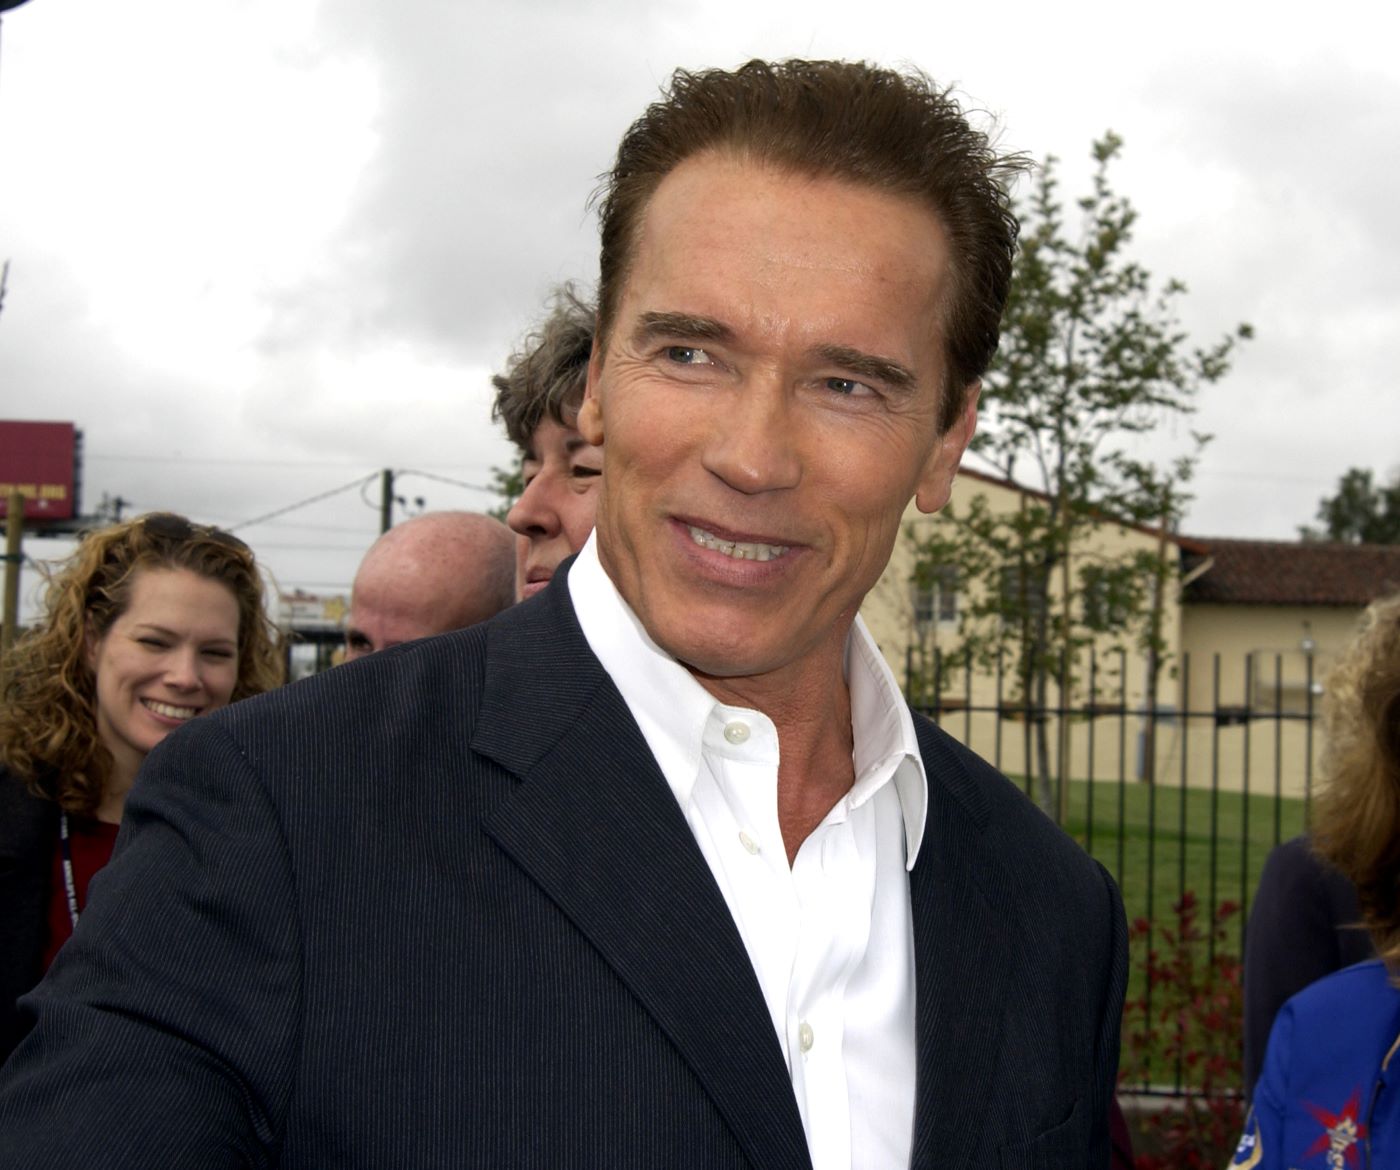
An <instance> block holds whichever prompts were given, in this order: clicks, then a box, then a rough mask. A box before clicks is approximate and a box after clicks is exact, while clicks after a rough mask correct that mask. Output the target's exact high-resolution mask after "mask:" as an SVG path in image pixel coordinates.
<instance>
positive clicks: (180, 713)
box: [141, 699, 199, 719]
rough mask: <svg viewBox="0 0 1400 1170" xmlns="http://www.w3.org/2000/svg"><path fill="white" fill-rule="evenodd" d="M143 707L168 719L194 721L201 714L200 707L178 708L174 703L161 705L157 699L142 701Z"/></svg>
mask: <svg viewBox="0 0 1400 1170" xmlns="http://www.w3.org/2000/svg"><path fill="white" fill-rule="evenodd" d="M141 705H142V706H143V707H145V708H146V709H147V710H149V711H154V712H155V713H156V714H157V715H163V716H165V718H167V719H193V718H194V717H195V716H196V715H198V714H199V708H198V707H176V706H175V705H174V704H172V703H161V702H158V701H157V700H155V699H142V700H141Z"/></svg>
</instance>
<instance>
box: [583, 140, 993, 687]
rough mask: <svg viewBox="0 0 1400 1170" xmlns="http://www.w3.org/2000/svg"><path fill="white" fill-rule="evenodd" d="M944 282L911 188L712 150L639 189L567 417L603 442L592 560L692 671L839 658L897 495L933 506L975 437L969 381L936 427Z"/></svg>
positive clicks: (938, 245)
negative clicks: (882, 187)
mask: <svg viewBox="0 0 1400 1170" xmlns="http://www.w3.org/2000/svg"><path fill="white" fill-rule="evenodd" d="M948 294H949V273H948V257H947V247H946V243H945V239H944V233H943V231H942V228H941V226H940V225H939V223H938V221H937V219H936V218H935V217H934V215H933V214H932V213H931V212H929V211H927V210H925V209H924V208H923V207H922V206H920V205H919V204H917V203H915V202H914V201H912V200H910V199H906V198H903V197H900V196H895V195H889V194H885V193H882V192H878V191H875V190H872V189H870V188H867V187H863V186H857V185H853V184H849V183H846V182H843V181H840V180H833V179H810V178H806V177H801V176H796V175H793V174H790V173H787V172H784V171H780V170H774V169H770V168H766V167H762V166H759V165H755V164H752V163H748V162H743V161H738V160H736V159H733V158H731V157H729V156H721V155H716V154H704V155H699V156H696V157H694V158H691V159H689V160H687V161H686V162H685V163H683V164H681V165H680V166H679V167H677V168H676V169H675V170H674V171H672V172H671V173H670V174H669V175H668V176H667V177H666V178H665V179H664V180H663V181H662V182H661V184H660V185H659V186H658V188H657V190H656V192H655V194H654V195H653V196H652V199H651V201H650V203H649V204H648V206H647V208H646V210H645V213H644V216H643V218H642V220H641V222H640V223H639V225H638V229H637V238H636V240H635V241H634V247H633V254H632V263H631V268H630V271H629V275H628V279H627V283H626V286H625V287H624V289H623V290H622V295H621V297H620V299H619V305H618V311H617V314H616V317H615V320H614V322H613V326H612V329H611V331H610V335H609V337H608V340H607V348H606V351H605V352H599V351H598V350H595V353H594V361H593V365H592V366H591V368H590V371H589V389H588V400H587V402H586V403H585V406H584V410H583V413H582V414H581V416H580V421H579V426H580V429H581V430H582V431H583V433H584V434H585V435H586V436H587V437H588V438H589V439H591V440H593V441H595V442H603V441H604V439H606V447H605V450H606V467H607V474H606V475H605V476H604V478H603V485H602V490H601V493H600V500H599V505H598V536H599V550H600V555H601V556H602V559H603V563H604V565H605V567H606V568H607V570H608V573H609V575H610V576H611V577H612V579H613V581H614V582H615V583H616V584H617V587H618V589H619V591H620V592H621V593H622V595H623V597H625V598H626V600H627V601H628V603H629V604H630V605H631V606H632V608H633V609H634V610H635V611H636V613H637V614H638V616H639V617H640V619H641V621H642V623H643V625H644V626H645V627H646V629H647V631H648V633H649V634H650V635H651V636H652V638H653V639H655V640H656V642H657V643H658V644H659V645H661V646H662V647H663V648H664V649H666V650H667V651H669V652H670V653H671V654H673V655H674V656H675V657H676V658H678V659H679V660H680V661H681V662H683V663H685V664H686V665H687V666H689V667H690V668H691V669H692V670H693V671H695V672H696V673H698V674H700V675H702V676H705V675H714V676H719V677H729V678H737V677H758V676H767V675H771V674H773V673H774V672H782V677H784V678H787V679H791V680H793V681H796V680H797V679H799V678H803V677H823V676H822V675H821V674H820V673H818V674H817V675H815V676H814V675H811V674H803V673H802V670H803V668H805V667H812V668H815V669H816V670H817V671H818V672H822V671H825V672H827V673H828V674H829V672H830V670H831V669H832V666H833V663H834V664H838V665H839V662H840V654H841V653H842V651H843V647H844V641H845V636H846V632H847V630H848V629H849V626H850V623H851V620H852V619H853V618H854V616H855V613H856V610H857V609H858V608H859V606H860V603H861V600H862V599H863V598H864V596H865V594H866V592H867V591H868V590H869V589H870V588H871V586H873V585H874V583H875V581H876V580H877V579H878V578H879V576H880V574H881V572H882V571H883V570H884V568H885V565H886V562H887V561H888V559H889V554H890V550H891V548H892V546H893V543H894V540H895V537H896V535H897V534H898V530H899V523H900V517H901V515H902V513H903V510H904V508H905V506H906V505H907V503H908V502H909V500H910V499H911V498H912V497H916V496H917V499H918V503H919V506H920V507H921V508H922V509H923V510H925V511H934V510H936V509H937V508H940V507H942V506H943V504H944V503H946V502H947V496H948V490H949V487H950V485H951V481H952V477H953V474H954V472H955V471H956V469H957V464H958V460H959V458H960V457H961V455H962V452H963V449H964V448H965V447H966V445H967V442H968V440H969V439H970V438H971V435H972V428H973V425H974V422H975V417H976V416H975V395H974V396H972V399H971V401H970V403H969V407H968V409H967V410H966V411H965V412H964V414H963V415H962V417H961V418H960V420H959V422H958V423H957V424H956V425H955V426H954V427H953V428H951V429H950V430H949V432H948V433H947V434H945V435H942V436H940V435H939V434H938V430H937V418H938V405H939V396H940V394H941V393H942V385H943V376H944V369H945V363H944V359H943V335H942V329H941V320H942V312H941V310H942V307H943V303H944V300H945V298H946V297H947V296H948ZM793 668H796V669H797V673H793Z"/></svg>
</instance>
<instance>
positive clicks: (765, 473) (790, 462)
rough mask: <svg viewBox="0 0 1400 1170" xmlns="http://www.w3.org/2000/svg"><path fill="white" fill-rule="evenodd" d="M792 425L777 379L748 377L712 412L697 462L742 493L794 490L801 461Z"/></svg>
mask: <svg viewBox="0 0 1400 1170" xmlns="http://www.w3.org/2000/svg"><path fill="white" fill-rule="evenodd" d="M795 422H796V420H795V419H794V417H793V412H792V410H791V401H790V397H789V394H788V387H787V384H786V382H785V380H784V379H783V377H782V375H781V374H780V373H778V372H777V371H763V372H760V373H755V374H751V375H750V376H749V377H748V378H746V379H745V380H744V382H743V383H742V384H741V385H740V386H739V387H738V389H737V392H736V393H735V394H733V395H732V396H729V397H727V398H726V399H725V400H724V404H723V406H722V407H721V408H720V409H719V410H718V411H717V412H716V417H715V419H714V425H713V429H712V430H711V433H710V437H709V441H708V443H707V444H706V448H705V452H704V455H703V456H702V463H703V465H704V467H705V469H706V470H707V471H709V472H710V473H711V474H712V475H714V476H716V477H718V478H719V479H721V480H723V481H724V482H725V483H726V484H727V485H728V486H729V487H731V488H733V489H734V490H735V491H738V492H743V493H744V494H745V495H757V494H758V493H760V492H771V491H780V490H782V489H784V488H792V487H796V486H797V484H798V482H799V481H800V480H801V478H802V459H801V454H800V451H799V448H798V436H797V434H796V432H795V429H794V424H795Z"/></svg>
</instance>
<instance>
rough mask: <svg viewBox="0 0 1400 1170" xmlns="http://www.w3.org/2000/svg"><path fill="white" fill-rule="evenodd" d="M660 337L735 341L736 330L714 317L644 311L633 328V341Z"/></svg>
mask: <svg viewBox="0 0 1400 1170" xmlns="http://www.w3.org/2000/svg"><path fill="white" fill-rule="evenodd" d="M658 337H679V338H684V339H685V340H686V341H733V340H734V330H732V329H730V328H729V326H728V325H726V324H724V322H723V321H716V320H715V319H714V318H713V317H697V316H695V315H694V314H693V313H643V314H642V315H641V316H640V317H638V318H637V324H636V327H635V328H634V329H633V330H632V343H633V344H634V345H644V344H646V343H647V342H648V341H655V340H656V339H657V338H658Z"/></svg>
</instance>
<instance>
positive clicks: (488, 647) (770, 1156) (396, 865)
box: [0, 577, 1123, 1170]
mask: <svg viewBox="0 0 1400 1170" xmlns="http://www.w3.org/2000/svg"><path fill="white" fill-rule="evenodd" d="M920 735H921V740H922V742H923V744H924V751H925V756H926V759H927V760H928V762H929V769H930V777H931V783H932V786H933V788H934V789H935V793H934V804H933V806H932V808H931V811H930V824H929V828H930V836H929V838H928V839H927V841H926V843H925V846H924V850H923V852H922V853H921V855H920V863H919V865H918V866H917V867H916V868H915V870H914V873H913V875H912V877H911V882H912V887H911V888H912V891H913V894H914V905H915V935H916V946H917V948H918V952H919V958H918V976H919V1030H920V1037H919V1038H920V1065H919V1086H918V1092H919V1101H920V1106H919V1113H918V1120H917V1124H916V1132H915V1164H916V1165H919V1166H928V1167H933V1166H937V1167H940V1168H942V1167H950V1166H953V1167H956V1166H966V1167H971V1166H974V1165H976V1166H979V1167H980V1166H994V1165H998V1164H1001V1165H1010V1166H1028V1167H1030V1166H1041V1165H1046V1166H1050V1165H1053V1166H1056V1167H1058V1166H1070V1165H1075V1166H1077V1165H1090V1164H1091V1162H1090V1160H1089V1154H1088V1152H1087V1151H1088V1148H1089V1143H1090V1142H1091V1141H1093V1142H1095V1143H1096V1144H1098V1143H1099V1132H1098V1131H1099V1129H1100V1128H1101V1127H1100V1126H1098V1125H1097V1124H1095V1125H1091V1124H1090V1119H1091V1118H1094V1119H1096V1118H1097V1117H1098V1111H1099V1110H1100V1107H1101V1106H1102V1107H1103V1108H1105V1109H1106V1101H1107V1097H1106V1095H1105V1094H1106V1093H1107V1092H1108V1091H1109V1086H1110V1084H1111V1076H1112V1071H1113V1070H1112V1056H1111V1053H1115V1052H1116V1047H1115V1046H1113V1044H1112V1042H1113V1041H1114V1040H1116V1019H1117V1012H1118V1005H1119V1001H1120V1000H1121V996H1122V972H1121V970H1120V969H1119V965H1118V961H1119V959H1120V958H1121V956H1119V955H1118V954H1117V952H1118V950H1121V946H1122V935H1123V931H1122V924H1121V910H1118V911H1117V913H1118V915H1119V920H1117V921H1115V920H1114V919H1113V917H1112V915H1113V912H1114V907H1115V906H1116V902H1115V900H1114V895H1113V893H1112V891H1111V888H1110V887H1109V886H1107V885H1105V883H1104V881H1103V880H1102V878H1101V877H1100V875H1099V873H1098V871H1097V870H1096V869H1095V868H1094V867H1093V865H1092V863H1090V862H1088V861H1087V860H1086V859H1084V858H1083V857H1082V855H1081V854H1079V853H1078V852H1077V851H1076V850H1075V849H1074V847H1073V846H1072V845H1071V844H1070V843H1069V842H1068V841H1067V840H1066V839H1065V838H1063V837H1062V836H1061V835H1059V834H1058V831H1056V830H1054V829H1053V827H1051V826H1050V825H1049V823H1048V822H1046V821H1045V820H1044V818H1042V817H1041V816H1040V814H1039V813H1037V812H1035V811H1034V810H1032V809H1029V807H1028V806H1026V805H1025V803H1024V801H1023V800H1021V798H1020V797H1019V795H1018V794H1016V793H1015V792H1014V790H1012V789H1011V787H1010V786H1009V785H1008V784H1007V783H1006V782H1005V781H1004V780H1002V779H1001V778H1000V777H999V776H997V775H996V774H995V773H993V772H991V771H990V769H987V768H985V766H984V765H981V764H980V763H978V762H977V761H975V760H974V759H973V758H972V757H970V756H968V755H967V754H966V753H965V752H963V751H962V749H960V748H957V747H956V746H955V745H952V744H951V741H949V740H947V739H946V737H944V736H942V735H941V734H940V733H939V732H937V731H936V730H934V729H933V728H931V727H929V726H927V725H921V727H920ZM1028 867H1033V868H1028ZM26 1002H27V1004H28V1006H29V1007H31V1008H32V1009H33V1010H36V1011H37V1012H38V1015H39V1020H38V1024H37V1026H36V1028H35V1031H34V1032H33V1033H32V1034H31V1036H30V1037H29V1039H28V1040H27V1041H26V1042H25V1043H24V1044H23V1045H22V1046H21V1047H20V1049H19V1050H18V1051H17V1053H16V1055H15V1058H14V1060H13V1061H12V1062H11V1063H10V1064H9V1065H7V1066H6V1068H5V1070H4V1073H3V1076H0V1082H2V1083H0V1167H24V1168H25V1170H30V1168H37V1167H48V1166H53V1167H57V1166H65V1167H66V1166H74V1165H87V1166H104V1167H105V1166H111V1167H150V1166H161V1167H190V1168H192V1170H193V1168H196V1167H197V1168H199V1170H206V1168H213V1167H225V1166H227V1167H235V1166H240V1167H241V1166H253V1167H263V1166H267V1167H271V1166H280V1167H286V1168H301V1167H501V1166H521V1167H551V1168H555V1167H568V1166H580V1167H595V1166H596V1167H662V1166H681V1167H686V1166H694V1167H715V1168H723V1167H741V1166H752V1167H765V1168H766V1167H783V1168H786V1167H794V1168H795V1167H805V1166H807V1165H808V1164H809V1163H808V1158H807V1152H806V1149H805V1145H804V1139H803V1134H802V1128H801V1123H800V1120H799V1118H798V1115H797V1110H796V1107H795V1105H794V1103H793V1100H792V1093H791V1089H790V1087H789V1084H788V1077H787V1073H786V1070H785V1068H784V1067H783V1064H782V1057H781V1054H780V1050H779V1048H778V1045H777V1041H776V1039H775V1038H774V1036H773V1035H772V1027H771V1024H770V1022H769V1020H768V1016H767V1012H766V1009H765V1007H764V1004H763V999H762V996H761V994H760V992H759V988H758V986H757V981H756V980H755V978H754V975H753V972H752V969H751V967H750V965H749V963H748V959H747V956H746V954H745V953H744V950H743V946H742V943H741V942H740V940H739V937H738V932H737V930H736V929H735V927H734V924H733V922H732V920H731V919H730V918H729V916H728V913H727V911H726V909H725V906H724V902H723V899H722V897H721V896H720V894H719V891H718V890H717V889H716V887H715V885H714V881H713V878H712V877H711V875H710V873H709V870H708V867H707V866H706V865H705V863H704V860H703V858H702V857H701V855H700V853H699V851H698V849H697V847H696V845H695V843H694V840H693V838H692V837H691V835H690V832H689V829H688V828H687V826H686V824H685V821H684V818H683V817H682V815H681V813H680V811H679V809H678V808H677V807H676V805H675V802H674V800H673V798H672V797H671V795H670V793H669V790H668V789H667V788H666V786H665V783H664V781H663V780H662V778H661V776H660V774H659V772H658V771H657V769H656V766H655V763H654V761H652V760H651V757H650V755H649V754H648V752H647V750H646V747H645V743H644V741H643V740H642V738H641V736H640V734H639V733H638V731H637V730H636V727H635V725H634V724H633V722H632V721H631V719H630V716H629V715H628V713H627V711H626V709H625V707H624V706H623V704H622V702H621V699H620V697H619V696H618V695H617V692H616V690H615V688H613V687H612V685H611V683H610V682H609V680H608V679H607V678H606V676H605V675H604V674H603V672H602V671H601V669H600V668H599V666H598V664H597V662H596V660H595V659H594V658H593V657H592V655H591V654H590V653H589V651H588V649H587V646H586V644H585V643H584V641H583V638H582V635H581V633H580V632H579V630H578V626H577V623H576V621H575V620H574V618H573V614H572V611H571V610H570V609H569V603H568V598H567V590H566V589H565V588H564V587H563V581H562V580H561V579H559V578H558V577H557V578H556V583H555V584H554V586H552V587H551V588H550V589H549V590H546V591H545V593H544V594H542V595H541V596H540V597H539V598H537V599H535V600H534V601H533V602H531V603H530V604H528V605H524V606H519V607H516V609H514V610H511V611H508V612H507V613H506V614H504V615H502V616H501V617H500V618H498V619H496V620H495V621H493V622H492V623H489V624H488V625H487V626H485V627H477V628H475V629H473V630H469V631H465V632H462V633H459V634H453V635H448V636H446V637H443V638H436V639H430V640H428V641H425V642H420V643H415V644H412V645H410V646H406V647H403V648H401V649H400V650H397V651H389V652H386V653H383V654H379V655H374V656H372V657H370V658H367V659H365V660H363V661H362V662H358V663H355V664H352V665H350V666H346V667H342V668H339V669H337V670H335V671H332V672H330V674H328V675H325V676H321V677H319V678H317V679H314V680H309V681H308V682H306V683H300V684H297V685H296V686H293V687H290V688H287V689H285V690H284V691H282V692H279V693H277V694H274V695H270V696H265V697H264V698H262V699H256V700H251V701H249V702H247V703H241V704H237V705H235V706H234V707H231V708H228V709H226V710H225V711H222V712H219V713H217V714H216V715H213V716H209V717H206V718H205V719H201V720H199V721H197V722H196V723H194V724H192V725H191V726H190V727H188V728H186V729H184V730H182V731H181V732H179V733H177V734H176V735H174V736H171V737H170V738H169V739H168V740H167V741H166V743H165V744H164V745H162V746H161V747H160V748H159V749H157V751H156V752H153V753H152V755H151V757H150V759H149V761H148V766H147V769H146V771H145V772H143V775H142V778H141V780H140V782H139V784H138V785H137V790H136V792H135V793H134V794H133V796H132V798H131V800H130V801H129V803H128V815H127V824H126V826H125V827H124V829H123V832H122V836H121V839H120V841H119V843H118V851H117V856H116V858H115V859H114V861H113V863H112V864H111V865H110V866H108V867H107V869H106V870H104V871H103V873H102V874H101V875H99V877H98V878H97V879H96V880H95V881H94V884H93V888H92V891H91V901H90V905H89V908H88V910H87V912H86V913H85V914H84V916H83V920H82V922H81V924H80V926H79V929H78V934H77V936H76V937H75V940H74V942H73V944H72V945H71V946H70V947H69V948H68V949H67V950H66V951H65V952H64V954H63V956H62V957H61V959H60V961H59V962H58V963H57V964H56V965H55V967H54V969H53V971H52V972H51V974H50V977H49V978H48V979H47V980H46V981H45V983H44V984H43V985H42V986H41V988H40V989H39V990H38V991H37V992H36V993H35V994H34V995H33V996H32V997H31V998H30V999H29V1000H28V1001H26ZM1110 1021H1111V1022H1110ZM1076 1102H1077V1105H1076ZM1065 1118H1068V1119H1069V1120H1068V1123H1067V1124H1064V1125H1060V1124H1059V1123H1061V1122H1063V1121H1064V1120H1065ZM1056 1125H1059V1128H1058V1129H1054V1128H1053V1127H1055V1126H1056ZM1046 1130H1050V1132H1049V1133H1048V1134H1046V1133H1044V1132H1043V1131H1046ZM1096 1148H1097V1145H1096ZM1047 1151H1048V1153H1047ZM1105 1151H1106V1147H1105ZM1046 1156H1049V1157H1050V1158H1051V1160H1050V1161H1048V1162H1047V1161H1045V1160H1044V1159H1045V1157H1046ZM1008 1157H1009V1158H1010V1159H1011V1161H1007V1160H1006V1159H1007V1158H1008ZM1066 1157H1067V1160H1066ZM998 1159H1000V1163H999V1161H998ZM1036 1159H1040V1160H1036ZM1057 1159H1058V1160H1057ZM1092 1164H1098V1163H1092ZM1103 1164H1105V1165H1106V1152H1105V1156H1104V1161H1103Z"/></svg>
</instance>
